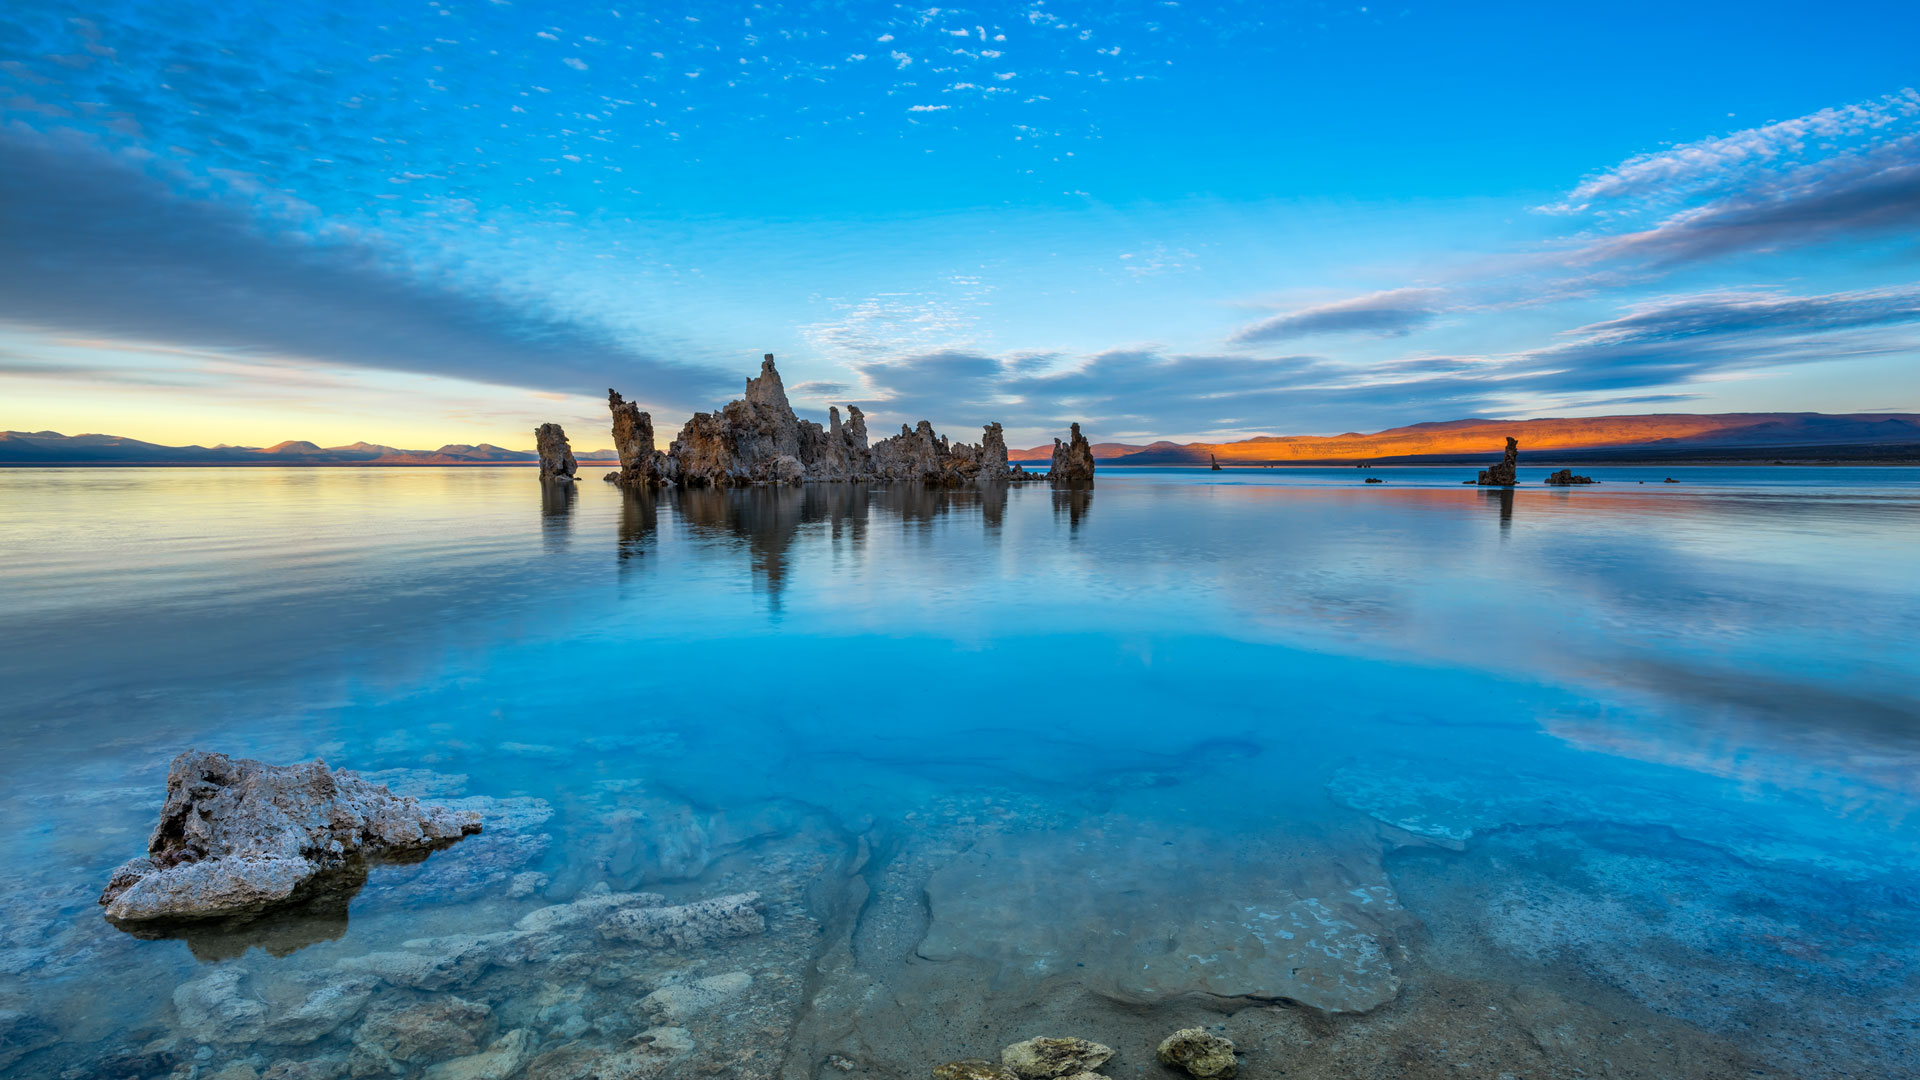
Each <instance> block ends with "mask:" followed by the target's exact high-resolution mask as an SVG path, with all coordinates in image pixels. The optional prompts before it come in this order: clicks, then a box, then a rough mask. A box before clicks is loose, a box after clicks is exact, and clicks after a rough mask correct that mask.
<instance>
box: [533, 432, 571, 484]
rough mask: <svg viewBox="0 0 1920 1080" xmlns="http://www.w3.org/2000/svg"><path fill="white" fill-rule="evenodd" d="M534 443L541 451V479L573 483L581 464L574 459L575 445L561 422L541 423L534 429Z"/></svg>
mask: <svg viewBox="0 0 1920 1080" xmlns="http://www.w3.org/2000/svg"><path fill="white" fill-rule="evenodd" d="M533 445H534V447H535V449H537V450H539V451H540V479H542V480H558V481H561V482H563V483H572V482H573V476H574V474H575V473H577V472H579V471H580V464H579V462H576V461H575V460H573V447H572V446H571V445H569V444H568V443H567V433H566V432H565V431H563V430H562V429H561V427H560V425H559V424H541V425H540V426H539V427H537V428H534V429H533Z"/></svg>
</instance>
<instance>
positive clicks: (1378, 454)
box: [1007, 413, 1920, 465]
mask: <svg viewBox="0 0 1920 1080" xmlns="http://www.w3.org/2000/svg"><path fill="white" fill-rule="evenodd" d="M1508 436H1512V437H1513V438H1515V439H1518V440H1520V452H1521V454H1522V455H1523V458H1522V460H1525V458H1526V456H1532V455H1540V454H1543V453H1549V452H1550V455H1551V457H1552V459H1553V460H1555V461H1569V462H1578V461H1644V462H1649V463H1651V462H1674V463H1679V462H1686V461H1708V460H1712V461H1743V460H1747V461H1765V460H1775V459H1780V460H1796V461H1807V460H1823V461H1824V460H1832V461H1915V462H1920V413H1845V414H1830V413H1714V414H1654V415H1645V416H1578V417H1566V418H1559V419H1547V420H1448V421H1442V422H1438V423H1427V424H1413V425H1411V426H1408V427H1400V428H1390V429H1388V430H1386V431H1380V432H1375V433H1374V434H1371V435H1361V434H1358V433H1353V432H1349V433H1348V434H1345V435H1261V436H1258V437H1256V438H1251V439H1242V440H1240V441H1237V442H1225V443H1203V442H1195V443H1172V442H1154V443H1146V444H1144V445H1142V444H1135V443H1094V444H1093V456H1094V459H1095V460H1097V461H1100V462H1102V463H1105V464H1110V465H1204V464H1207V463H1208V462H1209V461H1210V460H1212V459H1213V458H1215V457H1217V458H1219V460H1220V463H1221V464H1222V465H1304V464H1324V465H1335V464H1342V465H1343V464H1357V463H1360V462H1368V463H1375V464H1448V463H1460V462H1473V461H1482V460H1489V459H1497V458H1499V457H1500V455H1501V453H1502V452H1503V451H1504V450H1505V449H1506V445H1507V437H1508ZM1007 456H1008V458H1009V459H1010V460H1013V461H1019V462H1028V463H1031V462H1046V461H1048V460H1050V459H1051V458H1052V456H1053V447H1052V446H1051V445H1048V446H1036V447H1034V448H1033V449H1031V450H1015V451H1011V452H1009V453H1008V455H1007Z"/></svg>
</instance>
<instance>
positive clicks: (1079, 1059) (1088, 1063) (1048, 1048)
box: [1000, 1038, 1113, 1080]
mask: <svg viewBox="0 0 1920 1080" xmlns="http://www.w3.org/2000/svg"><path fill="white" fill-rule="evenodd" d="M1112 1056H1113V1048H1112V1047H1110V1046H1102V1045H1100V1044H1099V1043H1097V1042H1092V1041H1089V1040H1087V1039H1076V1038H1066V1039H1048V1038H1039V1039H1028V1040H1026V1041H1025V1042H1017V1043H1014V1044H1013V1045H1012V1046H1009V1047H1007V1048H1006V1049H1005V1050H1002V1051H1000V1064H1002V1065H1005V1066H1006V1067H1007V1068H1009V1069H1011V1070H1013V1072H1014V1073H1015V1074H1016V1075H1018V1076H1019V1077H1021V1080H1055V1078H1057V1077H1071V1076H1078V1075H1080V1074H1081V1073H1090V1072H1093V1071H1094V1070H1095V1069H1098V1068H1099V1067H1100V1066H1102V1065H1105V1064H1106V1063H1107V1059H1108V1058H1110V1057H1112Z"/></svg>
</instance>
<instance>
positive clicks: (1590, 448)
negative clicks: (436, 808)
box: [0, 413, 1920, 466]
mask: <svg viewBox="0 0 1920 1080" xmlns="http://www.w3.org/2000/svg"><path fill="white" fill-rule="evenodd" d="M1509 435H1511V436H1512V437H1514V438H1516V439H1519V440H1520V452H1521V454H1522V455H1523V458H1522V460H1528V459H1529V458H1531V459H1533V460H1535V461H1539V460H1540V458H1542V457H1547V458H1550V459H1551V460H1553V461H1566V462H1581V461H1589V462H1605V461H1642V462H1648V463H1654V462H1670V463H1682V462H1686V461H1769V460H1791V461H1911V462H1915V463H1920V413H1845V414H1831V413H1715V414H1701V415H1695V414H1654V415H1645V416H1579V417H1566V418H1561V419H1547V420H1448V421H1444V422H1440V423H1429V424H1414V425H1411V426H1409V427H1400V428H1390V429H1388V430H1386V431H1380V432H1375V433H1374V434H1371V435H1361V434H1357V433H1348V434H1345V435H1261V436H1258V437H1256V438H1251V439H1242V440H1239V441H1237V442H1224V443H1204V442H1195V443H1173V442H1154V443H1145V444H1136V443H1116V442H1105V443H1094V444H1093V454H1094V457H1095V459H1097V460H1098V461H1100V462H1102V463H1104V464H1109V465H1204V464H1206V463H1208V462H1209V461H1211V460H1212V459H1213V458H1215V457H1217V458H1219V460H1220V463H1221V464H1222V465H1308V464H1321V465H1336V464H1357V463H1360V462H1370V463H1376V464H1449V463H1464V462H1476V461H1485V460H1490V459H1497V458H1499V456H1500V454H1501V452H1502V451H1503V450H1504V449H1505V448H1506V442H1507V437H1508V436H1509ZM1007 456H1008V458H1009V459H1011V460H1013V461H1017V462H1026V463H1033V462H1041V463H1045V462H1047V461H1048V460H1050V459H1051V458H1052V456H1053V447H1052V446H1051V445H1048V446H1036V447H1033V448H1032V449H1029V450H1014V451H1011V452H1009V453H1008V455H1007ZM575 457H576V458H578V459H579V460H580V461H581V462H582V463H588V462H592V463H599V462H613V461H618V460H619V455H617V454H615V453H614V452H613V451H612V450H594V451H591V452H588V453H576V454H575ZM538 460H539V458H538V456H537V455H535V454H534V453H533V452H531V451H527V450H503V449H501V448H500V447H498V446H491V445H488V444H486V443H481V444H480V445H479V446H467V445H465V444H463V443H454V444H450V445H447V446H443V447H441V448H440V449H438V450H400V449H396V448H394V447H391V446H379V445H376V444H374V443H365V442H357V443H353V444H351V445H349V446H328V447H321V446H315V445H314V444H313V443H310V442H299V441H289V442H283V443H279V444H277V445H274V446H267V447H250V446H224V445H223V446H161V445H159V444H157V443H149V442H141V441H140V440H138V439H128V438H123V437H121V436H118V435H62V434H60V433H59V432H56V431H32V432H27V431H5V432H0V466H20V465H399V466H404V465H522V464H532V463H533V462H535V461H538ZM1541 463H1544V462H1541Z"/></svg>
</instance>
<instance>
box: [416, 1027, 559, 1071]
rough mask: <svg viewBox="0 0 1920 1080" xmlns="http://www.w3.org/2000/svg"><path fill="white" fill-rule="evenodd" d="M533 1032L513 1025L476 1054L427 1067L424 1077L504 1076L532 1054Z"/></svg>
mask: <svg viewBox="0 0 1920 1080" xmlns="http://www.w3.org/2000/svg"><path fill="white" fill-rule="evenodd" d="M533 1049H534V1046H533V1033H532V1032H531V1031H528V1030H527V1029H526V1028H516V1029H514V1030H512V1031H509V1032H507V1033H506V1034H505V1035H502V1036H501V1037H500V1038H499V1039H497V1040H495V1041H494V1043H493V1045H492V1046H489V1047H487V1048H486V1049H485V1050H482V1051H481V1052H480V1053H477V1054H470V1055H468V1056H466V1057H457V1058H453V1059H451V1060H449V1061H443V1062H441V1063H440V1064H438V1065H435V1066H433V1067H432V1068H430V1069H428V1070H427V1080H507V1077H509V1076H512V1075H513V1074H514V1073H517V1072H519V1071H520V1066H522V1065H525V1064H526V1063H527V1059H528V1058H530V1057H532V1056H533Z"/></svg>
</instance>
